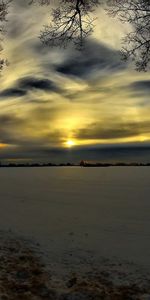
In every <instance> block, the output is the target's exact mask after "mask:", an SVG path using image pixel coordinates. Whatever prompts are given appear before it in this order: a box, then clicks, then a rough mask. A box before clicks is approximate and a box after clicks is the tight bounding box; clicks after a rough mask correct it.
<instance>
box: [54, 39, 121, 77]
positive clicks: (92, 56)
mask: <svg viewBox="0 0 150 300" xmlns="http://www.w3.org/2000/svg"><path fill="white" fill-rule="evenodd" d="M122 68H125V63H123V62H122V61H121V57H120V53H119V51H116V50H113V49H111V48H109V47H107V46H106V45H103V44H100V43H98V42H95V41H89V42H87V43H86V45H85V47H84V49H83V50H82V51H78V52H77V51H76V52H75V51H73V52H72V54H70V56H69V57H68V58H67V59H66V60H65V61H64V62H63V63H61V64H60V65H58V66H56V71H57V72H59V73H62V74H64V75H68V76H70V75H72V76H77V77H81V78H89V77H90V76H91V75H92V74H93V73H95V72H98V71H108V72H114V71H118V70H120V69H122Z"/></svg>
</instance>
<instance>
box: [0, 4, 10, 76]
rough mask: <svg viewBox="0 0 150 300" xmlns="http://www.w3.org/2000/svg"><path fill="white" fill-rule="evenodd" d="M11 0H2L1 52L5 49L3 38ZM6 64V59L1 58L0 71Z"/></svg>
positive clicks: (0, 11) (0, 13) (0, 15)
mask: <svg viewBox="0 0 150 300" xmlns="http://www.w3.org/2000/svg"><path fill="white" fill-rule="evenodd" d="M10 2H11V0H7V1H6V0H0V42H1V43H0V52H1V51H2V50H3V47H2V40H3V35H4V32H5V29H4V22H6V16H7V14H8V6H9V3H10ZM4 64H5V60H4V59H2V58H0V71H1V70H2V68H3V66H4Z"/></svg>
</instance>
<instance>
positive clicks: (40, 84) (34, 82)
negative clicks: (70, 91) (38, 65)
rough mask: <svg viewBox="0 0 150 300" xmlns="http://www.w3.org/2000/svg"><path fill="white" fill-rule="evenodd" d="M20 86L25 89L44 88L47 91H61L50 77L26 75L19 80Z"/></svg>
mask: <svg viewBox="0 0 150 300" xmlns="http://www.w3.org/2000/svg"><path fill="white" fill-rule="evenodd" d="M18 86H19V87H20V88H22V89H25V90H28V91H30V90H32V89H37V90H43V91H47V92H59V91H60V89H59V87H58V86H57V85H56V84H55V83H54V82H53V81H51V80H49V79H45V78H44V79H43V78H36V77H25V78H22V79H20V80H18Z"/></svg>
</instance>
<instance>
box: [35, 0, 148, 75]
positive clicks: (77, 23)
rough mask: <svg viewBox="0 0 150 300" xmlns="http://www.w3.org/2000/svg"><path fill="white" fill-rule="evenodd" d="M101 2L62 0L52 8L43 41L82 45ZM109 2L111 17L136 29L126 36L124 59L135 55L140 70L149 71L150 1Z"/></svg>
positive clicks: (41, 36) (125, 0)
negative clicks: (93, 13) (93, 14)
mask: <svg viewBox="0 0 150 300" xmlns="http://www.w3.org/2000/svg"><path fill="white" fill-rule="evenodd" d="M33 1H38V2H42V3H41V4H42V5H43V4H44V2H46V3H45V4H48V3H50V0H45V1H44V0H33ZM103 2H104V1H103ZM100 4H101V1H98V0H72V1H70V0H60V1H59V7H58V8H56V9H54V10H53V11H52V22H51V24H50V25H49V26H45V27H44V30H43V31H42V33H41V35H40V38H41V40H42V42H43V43H44V44H46V45H50V46H61V47H66V46H67V45H68V43H70V42H73V43H74V44H75V46H76V47H77V48H79V47H82V46H83V43H84V40H85V39H86V38H87V37H88V36H89V35H90V34H91V33H92V31H93V28H94V19H93V18H92V17H91V12H92V11H93V10H94V9H95V8H96V6H97V5H100ZM107 5H108V8H107V9H106V10H107V13H108V14H109V15H110V16H111V17H118V18H119V19H120V20H121V21H122V22H124V23H125V22H128V23H130V24H131V25H132V31H131V32H130V33H129V34H127V35H126V36H125V37H124V38H123V47H122V50H121V52H122V57H123V59H124V60H127V59H129V58H131V59H132V60H133V61H134V62H135V65H136V69H137V70H138V71H146V70H147V69H148V68H149V66H150V0H108V1H107Z"/></svg>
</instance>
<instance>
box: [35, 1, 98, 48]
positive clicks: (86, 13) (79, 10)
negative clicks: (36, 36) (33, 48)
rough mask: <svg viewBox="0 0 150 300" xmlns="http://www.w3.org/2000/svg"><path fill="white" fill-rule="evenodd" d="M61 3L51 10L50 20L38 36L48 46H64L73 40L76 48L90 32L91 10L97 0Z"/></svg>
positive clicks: (96, 3) (80, 45)
mask: <svg viewBox="0 0 150 300" xmlns="http://www.w3.org/2000/svg"><path fill="white" fill-rule="evenodd" d="M61 2H62V3H61V5H60V6H59V7H57V8H56V9H53V10H52V22H51V24H50V25H48V26H45V27H44V30H43V31H42V33H41V35H40V38H41V40H42V42H43V43H44V44H46V45H50V46H61V47H66V46H67V45H68V43H70V42H73V43H74V44H75V46H76V47H77V48H81V47H82V46H83V43H84V40H85V39H86V38H87V37H88V36H89V35H90V34H91V33H92V31H93V26H94V18H93V17H92V16H91V14H90V13H91V12H92V11H93V10H94V9H95V7H96V6H97V5H98V4H99V0H72V1H70V0H62V1H61Z"/></svg>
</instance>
